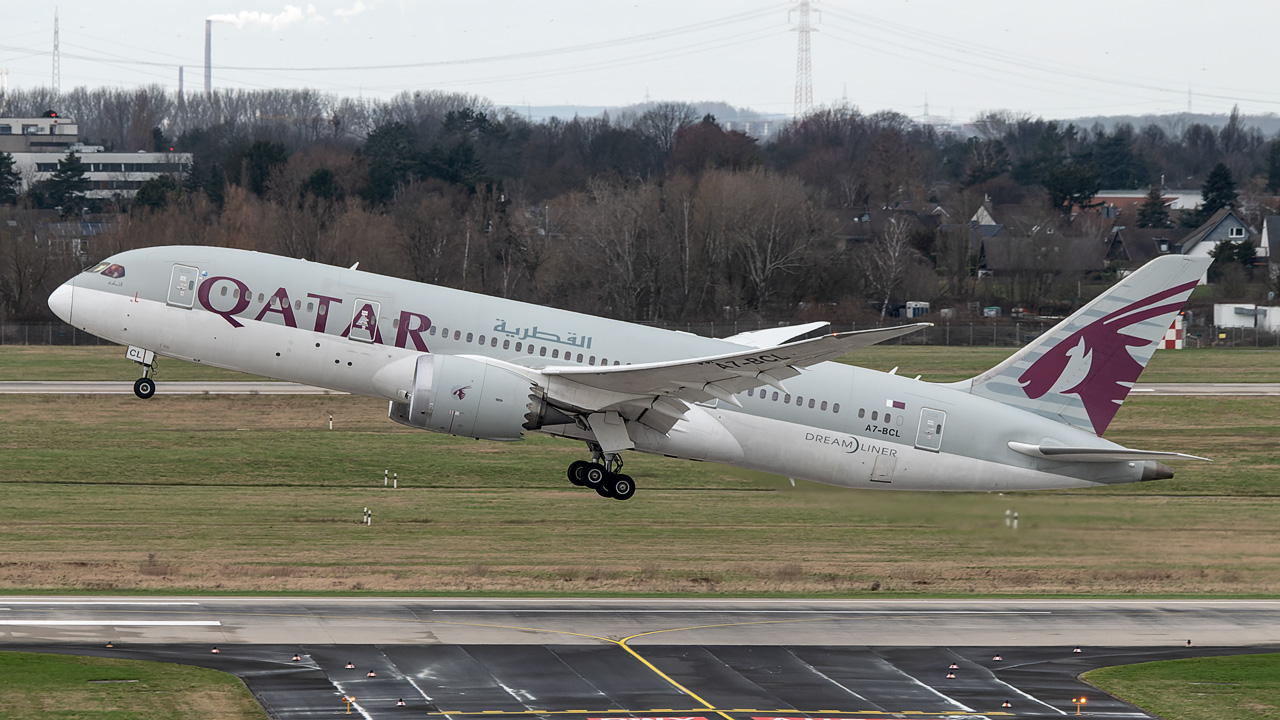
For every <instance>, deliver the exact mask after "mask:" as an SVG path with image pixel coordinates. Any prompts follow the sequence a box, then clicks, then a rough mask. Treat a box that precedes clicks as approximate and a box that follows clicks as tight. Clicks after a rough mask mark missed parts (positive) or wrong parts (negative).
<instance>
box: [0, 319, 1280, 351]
mask: <svg viewBox="0 0 1280 720" xmlns="http://www.w3.org/2000/svg"><path fill="white" fill-rule="evenodd" d="M905 324H907V323H905V322H893V323H885V324H884V325H881V324H875V323H861V324H859V323H839V324H835V323H833V324H832V325H831V326H830V327H827V328H824V329H823V330H822V332H845V331H849V330H867V329H869V328H873V327H884V326H886V325H905ZM654 327H661V328H664V329H666V330H679V331H681V332H688V333H693V334H695V335H703V336H706V337H721V338H723V337H729V336H730V335H736V334H738V333H741V332H748V331H751V330H763V329H766V328H770V327H778V326H777V325H771V324H766V323H735V322H727V323H658V324H655V325H654ZM1051 327H1053V324H1052V323H1048V322H1009V321H1005V322H992V321H988V322H968V323H940V324H937V325H934V326H933V327H928V328H924V329H923V330H919V331H917V332H914V333H911V334H909V335H903V336H902V337H899V338H896V339H894V340H890V341H889V343H888V344H890V345H941V346H984V347H1021V346H1023V345H1026V344H1027V343H1029V342H1031V341H1032V340H1034V339H1036V338H1037V337H1039V336H1040V335H1042V334H1043V333H1044V332H1045V331H1046V330H1048V329H1049V328H1051ZM1220 335H1221V337H1219V336H1220ZM1186 338H1187V347H1189V348H1190V347H1280V333H1274V332H1267V331H1265V330H1255V329H1253V328H1215V327H1212V326H1209V327H1200V328H1192V329H1190V330H1188V331H1187V335H1186ZM110 344H112V343H109V342H107V341H105V340H103V339H101V338H98V337H96V336H94V335H90V334H89V333H87V332H84V331H83V330H77V329H76V328H73V327H71V326H70V325H67V324H66V323H62V322H45V323H0V345H110Z"/></svg>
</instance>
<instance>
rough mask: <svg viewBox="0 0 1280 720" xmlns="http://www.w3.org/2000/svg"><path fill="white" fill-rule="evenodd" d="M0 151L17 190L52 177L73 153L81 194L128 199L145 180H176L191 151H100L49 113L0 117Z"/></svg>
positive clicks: (184, 169)
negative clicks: (16, 178)
mask: <svg viewBox="0 0 1280 720" xmlns="http://www.w3.org/2000/svg"><path fill="white" fill-rule="evenodd" d="M0 152H7V153H10V154H11V155H13V159H14V167H15V169H16V170H17V171H18V173H19V174H20V175H21V176H22V187H21V188H20V190H21V191H22V192H26V191H27V190H28V189H29V188H30V187H31V185H32V184H34V183H38V182H40V181H42V180H48V179H49V178H51V177H52V176H53V173H54V172H55V171H56V170H57V169H58V161H59V160H62V159H63V158H65V157H66V156H67V153H68V152H74V153H75V154H76V155H78V156H79V157H80V160H81V162H83V163H84V166H85V179H86V180H87V181H88V182H89V190H88V191H87V192H86V193H85V195H86V196H87V197H90V198H96V199H110V198H113V197H120V198H131V197H133V196H134V195H136V194H137V193H138V188H139V187H141V186H142V183H144V182H146V181H147V180H151V179H153V178H157V177H160V176H161V175H171V176H173V177H174V178H175V179H180V178H181V177H183V176H185V175H186V174H187V173H188V172H190V170H191V153H175V152H163V153H158V152H142V151H139V152H132V153H130V152H103V149H102V147H101V146H95V145H82V144H81V143H80V132H79V126H78V125H76V123H75V121H74V120H70V119H67V118H64V117H58V116H57V115H56V114H55V113H53V112H52V111H50V112H47V113H45V115H44V116H43V117H38V118H0Z"/></svg>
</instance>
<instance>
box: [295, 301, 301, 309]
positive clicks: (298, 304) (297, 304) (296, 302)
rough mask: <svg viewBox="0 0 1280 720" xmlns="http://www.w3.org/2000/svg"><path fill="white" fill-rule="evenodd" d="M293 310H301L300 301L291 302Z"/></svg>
mask: <svg viewBox="0 0 1280 720" xmlns="http://www.w3.org/2000/svg"><path fill="white" fill-rule="evenodd" d="M293 309H294V310H301V309H302V301H301V300H294V301H293Z"/></svg>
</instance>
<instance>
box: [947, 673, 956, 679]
mask: <svg viewBox="0 0 1280 720" xmlns="http://www.w3.org/2000/svg"><path fill="white" fill-rule="evenodd" d="M947 679H948V680H955V679H956V674H955V673H952V672H949V673H947Z"/></svg>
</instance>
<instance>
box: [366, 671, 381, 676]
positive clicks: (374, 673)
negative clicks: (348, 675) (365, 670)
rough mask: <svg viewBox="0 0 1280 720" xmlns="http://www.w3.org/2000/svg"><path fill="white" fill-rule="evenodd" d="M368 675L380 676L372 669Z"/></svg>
mask: <svg viewBox="0 0 1280 720" xmlns="http://www.w3.org/2000/svg"><path fill="white" fill-rule="evenodd" d="M366 677H378V673H376V672H374V671H372V670H370V671H369V674H368V675H367V676H366Z"/></svg>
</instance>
